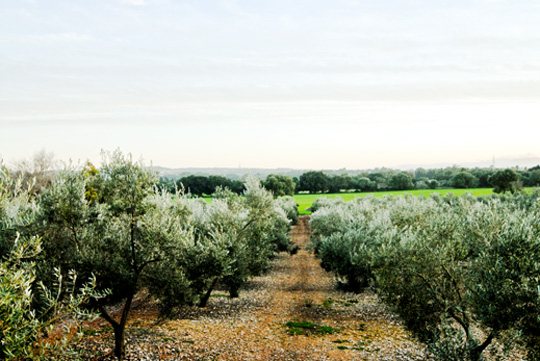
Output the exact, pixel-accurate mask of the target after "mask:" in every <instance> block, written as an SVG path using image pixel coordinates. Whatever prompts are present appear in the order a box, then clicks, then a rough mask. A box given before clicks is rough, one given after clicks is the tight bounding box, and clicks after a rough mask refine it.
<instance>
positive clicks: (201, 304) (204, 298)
mask: <svg viewBox="0 0 540 361" xmlns="http://www.w3.org/2000/svg"><path fill="white" fill-rule="evenodd" d="M217 281H218V279H217V278H215V279H214V280H213V281H212V283H211V284H210V287H209V288H208V291H206V293H205V294H204V296H202V297H201V300H200V301H199V307H206V305H207V304H208V300H209V299H210V295H211V294H212V290H213V289H214V287H215V286H216V283H217Z"/></svg>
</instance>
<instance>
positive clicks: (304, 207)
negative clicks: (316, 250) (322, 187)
mask: <svg viewBox="0 0 540 361" xmlns="http://www.w3.org/2000/svg"><path fill="white" fill-rule="evenodd" d="M530 190H532V188H526V191H530ZM434 193H435V194H440V195H445V194H449V193H452V194H454V195H457V196H460V195H463V194H466V193H470V194H472V195H473V196H475V197H480V196H487V195H490V194H493V188H469V189H414V190H408V191H388V192H366V193H331V194H296V195H295V196H294V200H295V201H296V203H297V204H298V212H299V213H300V214H301V215H305V214H310V213H311V212H310V211H309V210H308V208H309V207H311V204H313V202H314V201H315V200H317V199H318V198H337V197H340V198H342V199H343V200H344V201H345V202H348V201H350V200H353V199H354V198H358V197H367V196H374V197H385V196H403V195H405V194H410V195H413V196H421V197H429V196H430V195H432V194H434Z"/></svg>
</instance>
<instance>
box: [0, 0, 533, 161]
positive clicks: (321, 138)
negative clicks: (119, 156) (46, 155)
mask: <svg viewBox="0 0 540 361" xmlns="http://www.w3.org/2000/svg"><path fill="white" fill-rule="evenodd" d="M539 136H540V1H538V0H507V1H506V0H468V1H463V0H446V1H442V0H424V1H420V0H417V1H414V0H409V1H405V0H371V1H352V0H332V1H328V0H305V1H304V0H302V1H293V0H268V1H262V0H260V1H257V0H249V1H248V0H245V1H241V0H238V1H236V0H221V1H218V0H216V1H210V0H207V1H206V0H189V1H187V0H186V1H184V0H175V1H173V0H107V1H105V0H103V1H97V0H94V1H86V0H66V1H58V0H54V1H53V0H50V1H38V0H35V1H32V0H26V1H25V0H13V1H11V0H0V158H3V159H4V161H6V162H10V161H14V160H17V159H21V158H29V157H30V156H31V155H32V154H33V153H35V152H36V151H39V150H41V149H46V150H47V151H51V152H54V154H55V155H56V157H57V158H59V159H64V160H67V159H69V158H71V159H73V160H85V159H91V160H94V161H95V160H97V159H99V153H100V150H101V149H107V150H113V149H115V148H120V149H121V150H123V151H124V152H131V153H133V155H135V156H136V157H139V156H142V157H143V158H144V159H145V160H147V161H152V162H153V164H155V165H162V166H169V167H237V166H242V167H259V168H268V167H293V168H343V167H346V168H350V169H353V168H371V167H377V166H390V167H391V166H399V165H402V164H422V165H424V164H425V165H429V164H434V163H446V162H448V163H464V162H474V161H480V160H489V159H491V158H492V157H494V156H495V157H522V156H525V155H529V156H530V155H533V156H540V141H539V140H538V139H539Z"/></svg>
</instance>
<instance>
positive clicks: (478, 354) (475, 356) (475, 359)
mask: <svg viewBox="0 0 540 361" xmlns="http://www.w3.org/2000/svg"><path fill="white" fill-rule="evenodd" d="M494 337H495V334H494V333H493V332H492V333H490V334H489V336H488V337H487V338H486V340H485V341H484V342H482V344H481V345H478V346H476V347H473V348H472V349H471V350H470V352H469V355H470V358H471V360H472V361H480V360H482V352H484V350H485V349H486V347H488V346H489V344H490V343H491V341H493V338H494Z"/></svg>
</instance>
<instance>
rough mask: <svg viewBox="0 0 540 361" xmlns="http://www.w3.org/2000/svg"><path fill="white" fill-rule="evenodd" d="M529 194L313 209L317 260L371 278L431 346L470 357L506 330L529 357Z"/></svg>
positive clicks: (532, 233)
mask: <svg viewBox="0 0 540 361" xmlns="http://www.w3.org/2000/svg"><path fill="white" fill-rule="evenodd" d="M539 209H540V202H539V197H538V195H532V196H524V195H514V196H503V197H492V198H490V199H484V200H477V199H474V198H472V197H467V196H465V197H459V198H458V197H444V198H442V197H432V198H427V199H426V198H413V197H405V198H385V199H364V200H357V201H355V202H349V203H346V204H339V203H337V204H328V205H326V206H323V207H321V208H320V209H319V210H318V211H317V212H315V214H313V216H312V220H311V226H312V229H313V233H314V236H315V247H316V251H317V253H318V254H319V256H320V258H321V262H322V265H323V266H324V267H325V268H326V269H328V270H331V271H334V272H336V274H337V275H338V276H339V277H340V278H342V279H344V280H345V281H346V282H347V283H348V285H349V287H350V288H352V289H354V290H356V291H359V290H360V289H361V288H362V287H365V286H367V285H368V284H369V285H372V286H374V287H375V289H376V290H377V292H378V294H379V295H380V297H381V298H382V299H383V300H384V301H385V302H386V303H388V304H389V305H390V306H392V307H393V308H394V310H396V312H397V313H398V314H399V315H400V316H401V317H402V319H403V321H404V322H405V324H406V325H407V326H408V327H409V329H411V330H412V331H413V332H414V333H415V334H416V335H417V336H418V337H419V338H420V339H422V340H424V341H426V342H427V343H428V344H429V345H430V348H431V349H432V351H433V352H434V353H436V354H437V355H438V357H439V358H441V359H447V360H458V359H461V360H464V359H470V360H479V359H481V357H482V353H483V352H484V350H485V349H486V348H487V347H488V346H489V345H490V344H491V342H492V341H493V339H497V338H498V339H499V341H501V342H503V341H505V340H507V339H508V338H505V337H502V335H504V334H506V333H508V332H514V333H516V334H520V335H521V339H522V340H523V341H524V343H525V344H526V345H527V348H528V349H529V352H528V357H529V359H538V348H539V347H538V341H539V340H538V336H537V335H538V334H540V333H539V331H540V328H539V326H540V319H539V315H540V261H539V260H540V226H539V225H538V224H539V222H538V219H540V212H539Z"/></svg>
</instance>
